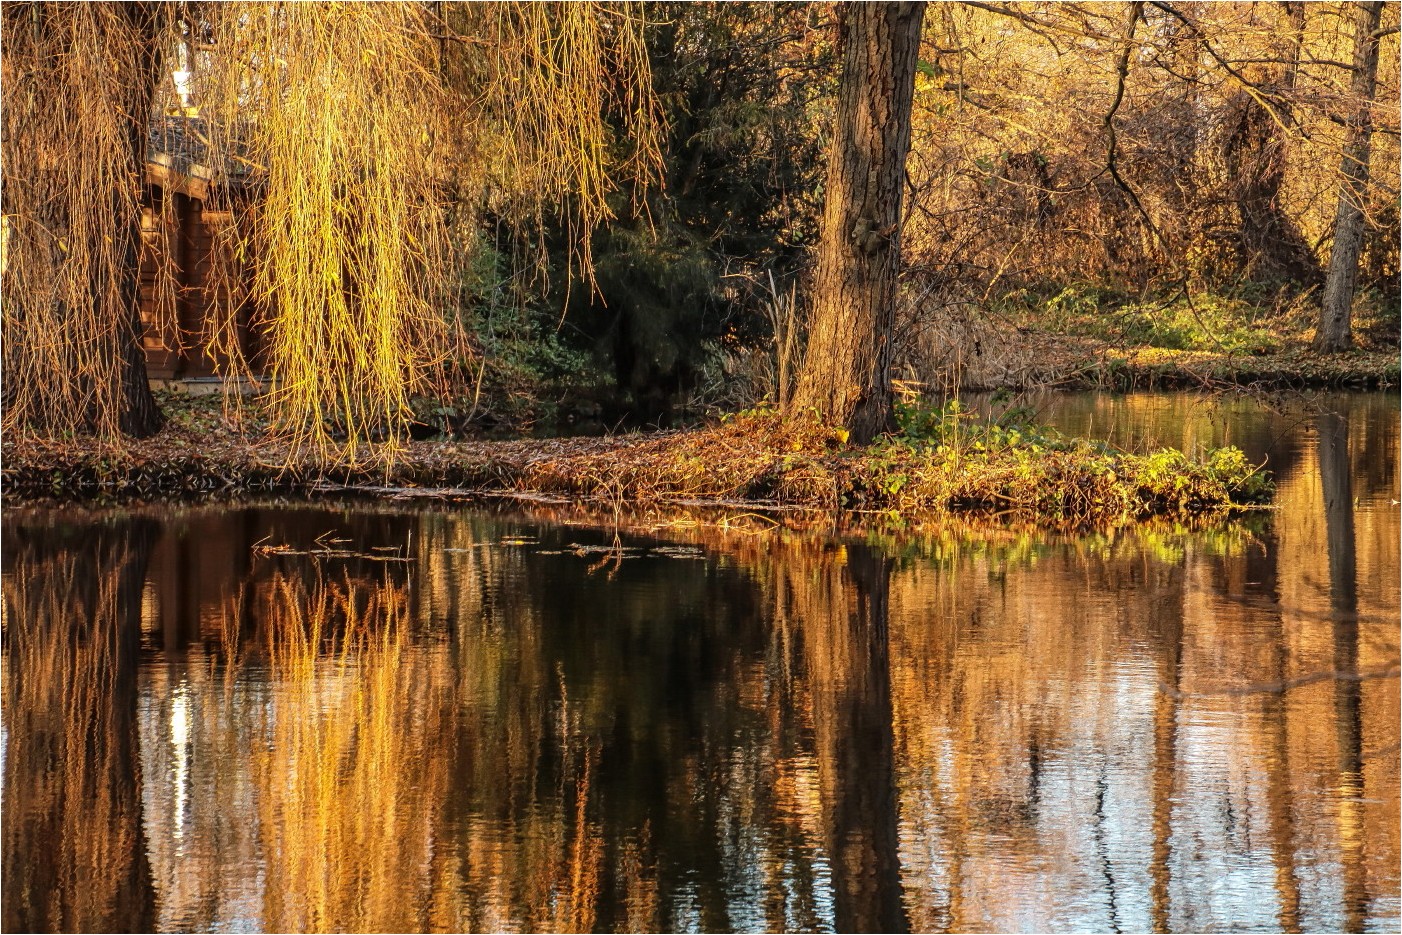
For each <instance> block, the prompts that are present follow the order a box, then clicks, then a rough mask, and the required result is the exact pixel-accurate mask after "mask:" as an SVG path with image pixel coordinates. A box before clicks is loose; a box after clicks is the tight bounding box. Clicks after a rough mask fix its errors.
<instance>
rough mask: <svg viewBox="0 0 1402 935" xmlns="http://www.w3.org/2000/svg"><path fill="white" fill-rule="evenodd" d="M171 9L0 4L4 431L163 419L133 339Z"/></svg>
mask: <svg viewBox="0 0 1402 935" xmlns="http://www.w3.org/2000/svg"><path fill="white" fill-rule="evenodd" d="M170 12H171V8H170V7H169V6H167V5H164V4H144V3H92V4H88V3H9V4H6V5H5V6H4V9H3V39H2V40H0V50H3V51H0V71H3V76H0V81H3V83H4V87H5V106H4V108H3V128H4V159H3V190H2V194H0V203H2V204H3V212H4V272H3V277H0V278H2V280H3V286H2V287H0V288H2V290H3V345H4V350H3V358H4V427H5V430H6V431H7V432H13V433H17V434H28V433H40V434H45V435H49V436H64V435H67V434H71V433H76V432H92V433H94V434H95V435H96V436H97V437H98V438H100V439H103V440H112V439H115V438H117V437H118V436H119V435H121V434H123V433H125V434H128V435H137V436H142V435H147V434H151V433H152V432H154V431H156V429H158V428H159V426H160V418H159V413H158V412H157V411H156V409H155V404H154V402H153V401H152V400H151V396H150V390H149V388H148V387H147V385H146V368H145V361H144V358H143V355H142V351H141V349H140V343H139V340H140V335H141V331H142V325H141V320H140V312H139V298H140V296H139V288H140V282H139V259H140V249H141V207H140V201H139V199H140V194H141V187H140V186H141V180H142V177H143V176H142V173H143V172H144V164H145V149H146V133H147V124H148V121H149V119H150V114H151V106H152V101H153V97H154V94H155V88H156V82H157V78H158V75H159V69H160V61H161V55H160V50H161V47H162V45H163V43H164V41H165V36H166V35H167V34H168V33H169V31H170V26H171V23H172V20H171V18H170ZM168 287H169V283H168V281H167V288H168ZM156 304H157V306H158V307H159V308H164V309H167V310H169V309H171V308H173V302H170V301H165V302H158V303H156Z"/></svg>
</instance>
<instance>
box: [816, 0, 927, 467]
mask: <svg viewBox="0 0 1402 935" xmlns="http://www.w3.org/2000/svg"><path fill="white" fill-rule="evenodd" d="M924 12H925V5H924V4H923V3H851V4H848V5H846V7H845V8H844V10H843V13H842V41H843V44H844V46H845V52H844V55H843V71H842V87H841V90H840V92H839V95H838V103H837V124H836V126H835V127H834V130H833V141H832V146H831V148H830V150H829V155H828V180H827V197H826V206H825V208H824V210H823V221H822V237H821V241H820V245H819V249H818V272H817V277H816V280H815V282H814V284H813V308H812V326H811V328H810V331H809V338H808V353H807V357H806V359H805V360H804V364H803V370H802V372H801V373H800V374H799V378H798V386H797V387H796V389H795V391H794V395H793V401H792V405H791V407H790V411H791V412H801V411H805V410H808V409H815V410H817V411H818V412H819V413H820V414H821V415H822V416H823V417H824V418H825V419H828V420H831V421H834V422H839V423H841V424H843V425H846V426H847V428H848V429H849V430H850V432H851V436H852V439H853V440H854V441H855V442H858V443H865V442H867V441H870V440H871V438H872V437H873V436H875V435H876V434H878V433H879V432H881V431H883V430H885V428H886V427H887V425H888V424H889V422H890V417H891V384H890V373H889V371H890V366H891V351H892V348H891V336H892V332H893V331H894V327H895V318H896V280H897V275H898V273H899V268H900V221H901V195H902V189H903V187H904V185H905V157H906V152H907V150H908V149H909V148H910V111H911V100H912V98H913V97H914V94H915V66H916V62H917V58H918V54H919V51H920V24H921V21H922V19H923V18H924Z"/></svg>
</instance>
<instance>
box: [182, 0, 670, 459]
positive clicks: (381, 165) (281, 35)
mask: <svg viewBox="0 0 1402 935" xmlns="http://www.w3.org/2000/svg"><path fill="white" fill-rule="evenodd" d="M209 16H210V17H211V19H210V20H209V22H208V24H207V26H206V29H207V31H208V34H209V37H210V39H211V43H210V47H212V48H213V49H214V50H215V52H214V54H213V55H211V56H210V62H209V64H208V67H206V68H202V69H197V70H196V73H195V89H196V92H197V95H198V96H200V97H202V98H203V99H205V100H209V101H212V102H215V104H214V107H213V108H212V109H207V110H206V114H209V115H212V116H213V117H214V119H213V121H212V122H213V124H214V126H215V128H216V129H215V133H216V135H217V136H219V135H222V139H220V140H218V142H217V144H216V145H217V146H218V147H219V148H222V149H224V150H226V151H228V152H230V153H236V155H237V158H239V159H241V160H244V161H246V162H247V163H248V164H249V165H250V166H251V167H252V168H253V170H254V172H255V173H256V174H257V177H258V178H259V180H260V183H261V186H262V188H261V195H260V197H259V198H258V199H257V201H256V203H255V205H254V206H253V207H252V209H251V210H249V211H246V212H245V213H244V218H243V221H244V223H242V224H241V225H238V226H237V230H238V231H239V233H238V236H239V237H240V238H241V243H240V244H239V252H240V253H242V254H243V255H245V256H248V257H251V258H253V262H254V264H255V265H254V271H255V275H254V297H255V301H256V302H258V304H259V306H260V309H261V318H262V320H263V321H264V322H265V328H266V330H267V333H268V335H269V338H270V341H269V361H268V363H269V370H270V375H271V377H272V390H271V394H272V401H273V403H274V411H275V412H276V413H277V414H278V415H279V417H280V418H281V420H282V427H283V428H284V429H285V430H286V431H287V432H288V434H289V437H290V438H291V439H292V440H293V441H294V443H295V445H296V446H298V447H306V448H310V449H312V450H314V451H316V452H318V453H320V454H326V453H328V452H331V453H334V454H336V455H337V456H338V457H340V458H341V459H343V460H350V461H354V460H357V459H359V458H360V457H361V455H362V454H363V453H364V451H365V449H364V448H363V445H362V442H364V441H365V440H366V439H369V438H379V439H382V440H384V441H387V442H388V443H389V444H388V445H385V446H381V447H377V448H374V449H372V453H374V454H383V453H386V452H390V451H393V450H394V449H395V447H396V446H395V443H396V442H398V441H400V440H401V439H402V437H403V433H404V430H405V426H406V425H407V424H408V418H407V417H408V416H409V415H410V410H409V402H410V399H411V397H412V396H413V395H414V394H417V393H425V394H430V395H442V394H445V393H447V392H449V391H450V387H449V385H448V383H449V381H451V380H452V379H453V378H454V377H455V376H457V375H458V374H459V373H460V371H459V370H457V369H455V368H454V367H453V366H451V364H452V361H453V360H454V359H455V358H460V357H461V353H462V350H463V348H464V337H463V335H462V334H461V332H460V331H458V330H455V328H454V324H455V322H453V321H452V320H451V319H449V318H447V317H445V314H444V309H445V306H446V295H445V286H446V284H447V283H449V282H451V281H453V279H454V276H453V275H452V273H451V270H450V267H451V266H452V265H453V264H454V263H458V262H465V261H466V260H468V259H469V258H468V257H467V256H465V255H464V252H463V245H464V243H465V241H464V239H463V238H461V237H458V238H451V237H449V236H448V233H449V232H448V230H447V227H446V226H445V217H446V215H447V213H448V212H447V211H446V210H445V202H446V201H448V200H451V201H452V202H453V205H452V207H453V209H454V210H453V212H452V213H453V214H454V215H455V216H456V217H457V218H458V221H459V224H462V223H467V224H471V223H473V222H474V221H475V220H476V218H477V217H478V216H479V212H480V211H481V210H483V209H490V210H491V211H492V213H493V214H494V215H496V216H498V217H504V218H507V219H510V220H513V221H516V222H519V223H522V224H527V223H529V222H531V221H534V222H536V223H537V224H538V223H539V222H540V220H541V219H542V218H543V217H544V215H545V214H546V213H547V212H550V211H559V212H562V213H563V214H564V215H565V217H566V219H567V221H568V225H569V227H570V229H571V231H572V233H573V235H574V236H573V242H574V243H575V244H576V253H575V258H576V262H577V263H578V264H579V265H580V266H582V267H584V268H586V269H587V268H588V266H589V251H588V242H589V233H590V232H591V231H592V230H593V228H594V227H595V226H596V225H597V224H598V223H599V222H600V221H601V220H603V219H605V218H606V217H608V216H609V207H608V201H607V199H608V196H609V195H610V194H611V193H612V192H613V190H614V187H615V185H616V184H617V183H616V179H618V178H619V177H628V176H633V177H639V178H641V177H645V176H646V174H647V173H648V172H649V171H650V169H651V167H652V166H653V165H655V161H656V153H657V150H658V146H657V130H656V118H655V114H654V110H653V105H652V99H651V93H650V77H649V73H648V67H647V57H646V50H645V48H644V46H643V44H642V40H641V29H642V25H643V21H642V19H641V16H640V15H639V14H638V11H637V9H635V8H634V7H632V6H629V5H622V6H611V5H603V4H588V3H583V4H543V3H505V4H464V5H429V4H399V3H373V4H334V5H322V4H298V3H291V4H260V3H248V4H243V3H238V4H227V5H216V6H215V7H213V8H212V9H211V10H210V11H209ZM617 114H621V115H623V120H622V126H621V128H616V127H615V126H613V125H612V124H611V123H610V120H609V118H610V115H617ZM620 129H621V131H622V132H623V133H624V134H625V135H628V136H631V137H632V138H633V142H632V143H631V145H629V146H627V147H619V146H616V145H615V141H616V139H617V137H618V134H619V130H620ZM228 325H229V327H227V328H225V329H224V332H223V333H224V335H226V336H228V337H232V336H233V335H234V334H235V329H234V328H233V322H232V321H230V322H228ZM216 339H217V338H216ZM223 343H224V346H225V351H226V353H228V354H231V355H232V356H233V357H234V359H237V351H238V344H237V342H236V341H233V340H227V339H226V340H225V341H224V342H223ZM244 363H245V365H246V363H247V362H244Z"/></svg>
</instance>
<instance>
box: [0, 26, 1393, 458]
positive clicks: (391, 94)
mask: <svg viewBox="0 0 1402 935" xmlns="http://www.w3.org/2000/svg"><path fill="white" fill-rule="evenodd" d="M840 16H841V9H840V7H839V6H837V5H833V4H823V3H814V4H808V3H795V4H767V3H717V4H711V3H643V4H618V5H609V4H587V3H586V4H562V5H554V4H529V3H509V4H466V5H458V4H443V3H426V4H375V5H356V4H344V5H335V6H321V5H297V4H289V5H278V4H218V5H203V4H178V5H174V4H172V5H167V4H143V3H127V4H116V3H113V4H97V5H74V6H73V7H69V8H65V6H64V5H55V4H42V3H40V4H7V5H6V9H5V12H4V30H5V34H4V75H3V80H4V85H5V101H4V104H5V108H4V130H5V137H4V145H5V156H6V159H5V166H4V193H3V200H4V213H5V216H6V272H5V277H4V288H5V298H6V301H5V310H4V331H5V335H4V337H5V341H4V344H5V351H4V354H5V360H4V364H5V374H6V381H5V394H6V411H5V423H6V427H7V429H10V430H19V431H24V432H28V431H31V430H34V429H36V428H37V429H38V430H39V431H40V432H41V433H48V434H56V433H63V432H72V431H87V430H91V429H94V428H96V429H97V431H98V433H99V434H104V433H106V434H115V433H116V432H120V431H126V432H128V433H133V432H132V430H133V427H134V426H135V425H136V424H135V423H132V421H131V413H130V407H126V408H123V406H121V405H116V404H112V405H108V404H107V403H104V399H106V400H107V401H108V402H111V401H112V400H115V399H116V398H118V397H120V396H121V395H122V394H123V392H124V390H123V388H122V380H115V379H112V378H110V375H111V374H114V373H123V374H128V375H129V373H128V372H129V371H130V369H131V368H130V367H129V366H127V365H126V364H123V363H122V360H123V359H124V358H123V354H124V353H127V352H125V351H123V349H122V347H123V345H122V341H121V340H115V341H114V340H113V335H117V336H119V337H120V335H121V334H124V333H129V332H130V331H131V330H132V329H133V328H137V329H138V330H139V328H140V326H139V325H133V323H132V322H131V321H129V320H123V318H122V315H121V314H119V313H116V312H114V311H113V309H117V308H121V307H123V306H122V301H123V300H122V296H123V295H124V294H126V293H129V292H130V291H131V289H132V277H133V275H134V274H133V273H132V271H131V270H132V268H133V258H132V256H131V254H130V252H129V251H128V250H127V248H126V247H125V246H124V240H123V238H122V237H120V236H118V237H113V236H109V235H108V233H107V231H108V230H110V229H111V228H112V227H113V225H114V223H116V222H114V218H115V219H120V218H122V217H124V216H130V215H131V213H132V211H131V206H132V204H133V202H134V201H135V200H138V199H139V198H140V193H139V192H138V191H135V190H133V189H134V186H133V185H132V184H131V183H130V181H129V179H125V178H124V176H123V172H124V171H129V169H130V166H131V164H132V162H133V161H138V160H144V159H145V156H144V155H143V154H142V153H141V150H142V148H143V147H144V146H145V145H146V126H145V125H144V122H142V121H139V120H137V119H135V118H133V117H132V116H131V115H132V114H138V115H141V114H145V113H151V114H152V115H153V118H152V119H153V120H158V119H160V118H161V116H162V115H164V117H165V118H167V119H185V120H195V121H198V127H199V131H200V134H201V137H202V140H203V143H204V144H205V145H206V146H207V152H208V153H209V154H210V161H211V162H212V163H213V164H214V165H216V166H222V167H223V168H221V169H219V172H221V173H223V177H224V178H225V179H232V178H237V179H240V180H242V181H243V183H244V185H245V188H251V189H252V190H254V191H256V195H257V196H256V198H255V199H251V200H249V199H245V200H244V201H241V202H240V201H238V200H237V199H235V197H234V196H233V195H232V194H220V193H219V192H217V191H216V192H214V193H212V194H211V195H210V196H209V198H210V201H209V202H207V204H206V209H205V210H206V212H209V211H210V205H211V204H214V205H215V206H216V207H219V208H220V209H221V210H223V211H225V212H226V214H227V216H228V217H229V219H230V220H229V223H228V225H227V227H226V229H225V230H224V234H223V236H225V237H227V238H228V241H229V243H230V244H231V245H232V250H233V255H235V256H238V257H240V258H242V259H244V260H246V261H247V262H249V263H250V264H251V266H252V269H253V274H252V277H251V279H250V280H249V281H248V282H237V283H236V282H235V281H234V279H235V278H236V277H234V276H233V275H232V274H231V276H230V279H229V281H228V282H227V283H225V284H224V286H222V287H221V288H227V289H230V290H233V289H241V290H243V291H242V292H241V293H240V298H239V301H238V302H235V303H231V307H234V306H237V307H242V306H243V305H245V304H251V305H253V306H255V307H256V308H257V309H258V311H257V312H255V318H256V320H257V322H258V328H259V329H260V331H261V333H262V334H263V335H264V340H265V344H266V352H265V355H266V356H265V358H264V359H263V360H261V361H259V362H258V365H257V366H255V365H254V362H252V361H249V360H246V359H243V358H242V357H241V356H240V354H239V353H238V350H237V348H231V347H230V338H229V330H228V328H221V327H219V326H218V323H216V324H215V325H214V326H212V327H211V328H210V329H209V330H208V333H205V334H202V335H200V336H198V341H199V342H200V343H201V347H202V348H204V349H206V350H207V351H208V352H209V353H210V354H212V355H215V354H222V355H223V356H221V357H220V360H221V361H224V362H225V363H223V364H222V366H224V367H225V369H226V371H227V372H228V373H230V374H240V373H249V372H251V373H252V375H253V376H255V377H262V376H272V377H273V378H274V380H273V382H272V383H271V384H268V385H269V386H270V387H271V388H272V395H271V401H272V403H273V407H272V410H271V411H272V412H273V415H272V417H271V418H272V419H273V421H274V422H275V423H277V422H279V420H281V423H282V424H284V425H286V426H289V427H291V428H293V429H300V430H302V431H304V432H309V433H310V436H311V437H312V440H313V441H321V440H324V438H325V437H331V436H335V435H337V433H338V432H339V433H341V434H344V433H346V432H347V431H348V432H349V433H350V434H351V435H352V437H355V436H356V434H357V432H361V433H366V434H373V430H374V429H375V428H376V426H381V427H382V426H384V425H386V424H396V421H397V420H398V419H399V418H400V413H402V412H404V411H405V409H406V407H409V408H410V409H411V410H412V412H413V418H414V419H415V420H417V421H418V422H419V423H420V425H421V426H422V427H425V428H426V429H427V430H433V431H436V430H448V431H455V432H460V431H476V430H480V429H486V428H492V427H494V426H500V427H505V428H509V429H512V430H524V429H526V428H528V427H530V426H531V425H533V424H540V425H552V426H567V425H575V426H577V427H578V426H580V425H583V424H585V423H592V424H595V425H601V426H604V427H609V426H613V425H617V424H619V423H620V421H623V420H626V422H627V424H634V425H643V424H649V423H657V424H671V423H675V422H678V421H687V420H689V419H694V418H697V417H700V416H702V415H705V414H708V413H713V412H716V411H722V410H734V409H739V408H745V407H749V406H754V405H756V404H759V403H761V402H762V401H764V400H769V401H770V402H772V403H775V404H781V403H783V402H784V401H785V399H786V397H787V395H788V393H789V390H790V387H791V386H792V385H793V381H794V374H795V373H796V372H797V369H798V367H799V366H800V361H801V360H802V358H803V354H804V345H805V339H806V333H807V328H806V323H807V310H808V309H809V307H810V304H811V294H810V286H811V281H812V273H813V268H814V250H815V247H816V243H817V239H818V234H819V219H820V215H821V211H822V206H823V201H824V195H825V192H824V184H825V160H826V153H827V147H828V143H829V140H830V138H831V136H832V124H833V116H834V108H835V105H836V98H837V91H838V85H839V82H840V80H841V68H840V63H841V49H840V48H839V45H838V29H837V21H838V19H839V18H840ZM1397 30H1398V5H1397V4H1396V3H1385V4H1384V3H1362V4H1360V3H1352V2H1348V3H1332V2H1322V3H1301V2H1277V3H1170V2H1149V3H983V2H967V3H941V4H932V5H930V6H929V8H928V10H927V11H926V13H925V17H924V25H923V33H922V39H921V51H920V56H919V62H918V66H917V75H916V78H915V97H914V107H913V116H912V120H911V124H912V127H911V132H912V141H911V145H910V156H909V160H908V163H907V169H906V175H907V186H906V192H905V198H906V202H905V212H904V213H905V221H904V228H903V231H902V247H901V249H902V254H903V255H902V263H903V266H902V272H901V286H900V298H899V309H898V314H897V324H896V329H895V334H894V335H893V336H892V337H893V340H894V346H895V355H894V361H895V369H896V372H895V374H894V375H895V376H896V377H897V378H899V380H900V381H901V384H900V385H902V386H905V387H907V388H909V389H910V390H911V391H912V392H925V393H936V392H939V391H948V390H950V389H954V388H976V387H988V388H991V387H999V386H1027V385H1035V384H1038V383H1047V382H1055V381H1057V380H1059V379H1065V378H1066V374H1067V373H1068V372H1081V371H1080V370H1079V369H1078V366H1079V365H1078V362H1079V361H1082V360H1084V359H1088V358H1093V357H1094V356H1095V354H1096V353H1097V349H1103V348H1104V347H1105V346H1134V347H1144V346H1147V347H1152V348H1159V349H1163V350H1164V351H1165V352H1166V353H1169V352H1184V351H1212V352H1216V353H1218V354H1222V355H1227V356H1228V357H1230V358H1233V359H1235V358H1243V359H1250V358H1252V357H1256V356H1260V355H1268V354H1274V353H1277V352H1282V351H1289V350H1291V349H1292V348H1294V349H1295V350H1296V351H1298V352H1299V353H1304V350H1303V349H1304V347H1305V346H1306V345H1307V344H1308V343H1309V342H1310V341H1312V340H1316V338H1317V335H1316V330H1317V326H1318V324H1319V322H1320V302H1321V298H1322V295H1323V292H1324V290H1325V283H1326V274H1327V272H1328V269H1329V266H1330V263H1331V254H1332V252H1333V251H1334V249H1335V244H1336V241H1338V240H1339V238H1338V237H1336V232H1337V231H1338V230H1340V229H1341V228H1340V227H1339V223H1340V218H1341V216H1342V214H1341V211H1342V209H1341V208H1340V205H1341V202H1344V203H1347V204H1350V205H1352V206H1354V207H1356V208H1361V213H1362V219H1363V220H1362V227H1361V231H1362V233H1361V245H1360V247H1359V253H1358V257H1359V259H1358V263H1357V278H1356V286H1355V287H1353V288H1351V289H1350V296H1349V297H1351V299H1352V306H1353V316H1354V320H1353V323H1352V333H1351V334H1350V333H1347V331H1346V333H1345V334H1344V335H1343V339H1342V340H1333V339H1331V340H1333V344H1334V346H1336V347H1343V346H1347V345H1348V344H1349V343H1351V342H1352V341H1353V340H1355V339H1356V340H1357V341H1358V342H1359V343H1362V344H1363V345H1365V346H1375V347H1376V346H1395V344H1396V340H1397V331H1398V304H1399V294H1398V282H1399V278H1398V277H1399V249H1398V248H1399V236H1402V235H1400V234H1399V218H1398V198H1399V193H1398V171H1399V170H1398V139H1399V136H1398V125H1397V106H1396V104H1397V101H1398V55H1397ZM1370 48H1371V54H1373V55H1375V56H1376V62H1377V64H1376V66H1375V67H1376V74H1375V75H1373V76H1372V77H1371V80H1368V78H1369V76H1368V75H1367V74H1365V72H1367V71H1368V69H1367V68H1366V67H1365V65H1366V64H1367V63H1366V54H1365V53H1367V52H1368V51H1369V49H1370ZM1360 56H1363V57H1362V58H1360ZM172 76H174V77H172ZM138 124H141V125H140V126H138ZM75 133H76V134H77V135H76V137H75ZM1360 141H1361V145H1360ZM75 147H77V148H78V152H77V153H76V154H75V151H74V148H75ZM233 187H234V186H232V185H228V186H225V190H226V191H232V190H233ZM221 198H227V203H225V204H219V203H218V202H219V201H220V199H221ZM220 216H224V215H220ZM147 242H148V248H149V238H148V241H147ZM124 251H126V252H124ZM174 279H175V277H174V274H173V273H172V274H171V275H170V276H168V277H167V281H166V287H167V289H168V290H170V292H169V293H168V294H169V295H170V296H171V298H170V299H169V302H168V304H170V305H172V306H173V303H174V301H175V300H174V298H173V296H174V290H175V289H176V288H178V287H177V286H176V285H174ZM347 281H354V282H355V283H356V284H357V287H356V288H354V289H348V288H346V282H347ZM124 290H125V292H124ZM1346 298H1347V297H1346ZM226 324H228V323H227V322H226ZM55 336H60V337H59V338H58V339H57V340H55ZM127 343H128V344H129V343H130V342H129V341H128V342H127ZM1316 343H1317V344H1318V345H1319V346H1320V349H1321V350H1323V349H1326V348H1325V347H1324V345H1326V344H1329V343H1330V341H1325V340H1323V338H1319V340H1317V341H1316ZM128 356H129V354H128ZM129 363H130V361H128V364H129ZM333 363H334V365H333ZM75 374H81V375H83V376H82V377H81V378H75V377H74V375H75ZM104 375H106V376H104ZM123 420H126V421H125V422H124V421H123ZM137 422H140V420H139V419H138V420H137ZM136 428H137V429H138V431H136V432H135V434H140V431H139V426H136Z"/></svg>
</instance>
